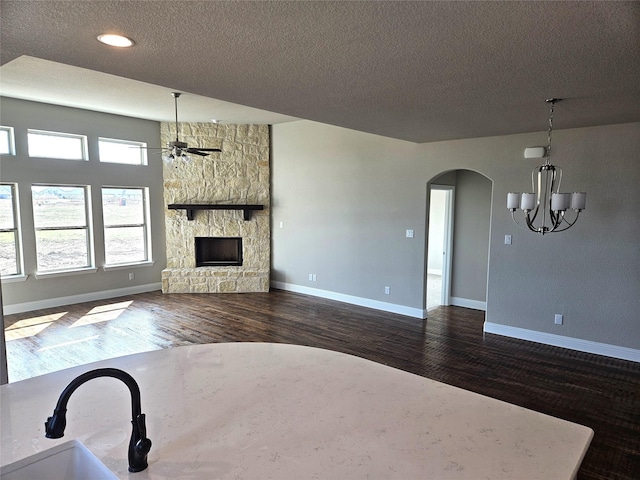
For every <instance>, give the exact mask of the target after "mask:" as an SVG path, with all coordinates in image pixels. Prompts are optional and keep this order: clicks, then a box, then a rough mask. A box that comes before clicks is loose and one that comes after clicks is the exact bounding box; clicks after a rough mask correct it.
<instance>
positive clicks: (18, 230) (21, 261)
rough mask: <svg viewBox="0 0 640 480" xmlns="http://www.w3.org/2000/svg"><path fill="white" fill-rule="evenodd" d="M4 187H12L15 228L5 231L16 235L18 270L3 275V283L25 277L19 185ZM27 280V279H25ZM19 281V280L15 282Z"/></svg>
mask: <svg viewBox="0 0 640 480" xmlns="http://www.w3.org/2000/svg"><path fill="white" fill-rule="evenodd" d="M2 184H3V185H10V186H11V187H12V188H11V198H12V200H13V201H12V203H11V206H12V207H13V228H11V229H3V230H4V231H7V232H10V231H13V232H14V234H15V242H16V269H17V270H18V271H17V272H16V273H14V274H9V275H2V276H1V277H0V279H1V280H2V281H5V282H6V283H8V282H7V281H8V280H9V279H10V278H16V279H18V278H21V277H22V276H25V272H24V251H23V243H22V225H21V223H20V203H19V202H20V197H19V195H18V184H17V183H11V182H2ZM25 280H26V277H25ZM14 281H18V280H14Z"/></svg>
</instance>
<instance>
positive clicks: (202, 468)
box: [0, 343, 593, 480]
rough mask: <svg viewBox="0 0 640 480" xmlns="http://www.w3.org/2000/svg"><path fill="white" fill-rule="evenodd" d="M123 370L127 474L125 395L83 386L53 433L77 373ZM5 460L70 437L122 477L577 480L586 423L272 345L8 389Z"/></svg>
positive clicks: (215, 348) (56, 376)
mask: <svg viewBox="0 0 640 480" xmlns="http://www.w3.org/2000/svg"><path fill="white" fill-rule="evenodd" d="M105 367H110V368H119V369H122V370H124V371H126V372H128V373H129V374H130V375H132V376H133V377H134V378H135V379H136V381H137V382H138V384H139V386H140V390H141V396H142V412H143V413H145V414H146V417H147V433H148V436H149V438H150V439H151V440H152V442H153V447H152V448H151V452H150V453H149V468H148V469H147V470H145V471H143V472H140V473H134V474H130V473H128V472H127V445H128V441H129V436H130V434H131V423H130V421H131V401H130V395H129V390H128V389H127V387H126V386H125V385H124V384H123V383H122V382H120V381H119V380H117V379H114V378H98V379H93V380H90V381H89V382H87V383H85V384H84V385H82V386H80V387H79V388H78V390H76V392H75V393H74V394H73V395H72V396H71V399H70V401H69V404H68V413H67V428H66V431H65V436H64V437H63V438H61V439H58V440H50V439H47V438H45V436H44V422H45V420H46V419H47V417H49V416H51V414H52V413H53V409H54V407H55V405H56V401H57V399H58V396H59V395H60V393H61V392H62V390H63V389H64V388H65V387H66V386H67V384H68V383H69V382H70V381H71V380H73V379H74V378H75V377H76V376H78V375H79V374H81V373H84V372H86V371H89V370H92V369H94V368H105ZM0 391H1V393H2V403H1V411H2V423H1V429H2V444H1V447H2V449H1V451H0V455H1V457H0V460H1V463H2V465H5V464H8V463H11V462H14V461H16V460H19V459H22V458H24V457H27V456H29V455H32V454H34V453H36V452H39V451H41V450H45V449H48V448H51V447H52V446H54V445H57V444H59V443H63V442H66V441H68V440H71V439H74V438H75V439H78V440H79V441H81V442H82V443H84V445H85V446H87V448H89V450H91V451H92V452H93V453H94V454H95V455H96V456H97V457H98V458H100V460H102V462H103V463H104V464H105V465H106V466H107V467H108V468H110V469H111V470H113V471H114V472H115V473H116V474H117V475H118V476H119V477H121V478H130V479H135V480H144V479H179V478H189V479H197V478H202V479H217V478H225V479H270V478H272V479H278V480H284V479H316V478H318V479H320V478H323V479H355V478H358V479H360V478H389V479H391V478H396V479H402V480H407V479H413V478H421V479H438V480H440V479H473V480H478V479H491V480H498V479H518V480H523V479H542V480H548V479H555V480H560V479H571V478H574V476H575V474H576V472H577V471H578V467H579V465H580V463H581V461H582V459H583V457H584V454H585V453H586V450H587V448H588V446H589V443H590V442H591V438H592V436H593V431H592V430H591V429H589V428H587V427H584V426H581V425H577V424H574V423H570V422H567V421H564V420H560V419H557V418H553V417H550V416H547V415H543V414H541V413H538V412H534V411H531V410H527V409H524V408H520V407H517V406H514V405H510V404H508V403H504V402H501V401H498V400H495V399H492V398H488V397H484V396H481V395H478V394H475V393H471V392H468V391H466V390H462V389H459V388H455V387H452V386H449V385H445V384H443V383H439V382H436V381H433V380H429V379H426V378H423V377H420V376H417V375H413V374H410V373H407V372H403V371H401V370H397V369H394V368H390V367H387V366H385V365H381V364H377V363H374V362H371V361H368V360H364V359H361V358H358V357H354V356H351V355H345V354H342V353H336V352H331V351H328V350H321V349H316V348H310V347H302V346H295V345H284V344H267V343H223V344H209V345H194V346H188V347H176V348H171V349H165V350H158V351H153V352H149V353H141V354H136V355H129V356H126V357H120V358H116V359H112V360H105V361H101V362H96V363H93V364H90V365H84V366H81V367H74V368H70V369H67V370H63V371H60V372H55V373H51V374H47V375H42V376H40V377H35V378H32V379H28V380H23V381H20V382H16V383H10V384H8V385H3V386H2V387H0Z"/></svg>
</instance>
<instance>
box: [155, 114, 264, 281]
mask: <svg viewBox="0 0 640 480" xmlns="http://www.w3.org/2000/svg"><path fill="white" fill-rule="evenodd" d="M179 129H180V132H179V138H180V140H181V141H183V142H186V143H187V144H188V145H189V146H199V147H203V148H206V147H209V148H221V149H222V153H211V154H210V155H209V156H207V157H199V156H197V155H192V156H191V158H192V161H191V162H190V163H183V162H176V163H175V164H173V165H167V164H165V165H164V169H163V170H164V172H163V175H164V199H165V226H166V238H167V268H166V269H165V270H163V271H162V292H163V293H230V292H268V291H269V277H270V263H271V231H270V220H269V217H270V214H269V212H270V209H269V200H270V192H269V189H270V178H269V176H270V169H269V155H270V153H269V142H270V134H269V127H268V126H267V125H223V124H214V123H181V124H179ZM161 139H162V144H163V145H166V144H167V143H168V142H169V141H171V140H174V139H175V124H172V123H162V124H161ZM172 203H233V204H236V203H237V204H261V205H264V210H262V211H253V212H251V219H250V220H248V221H245V220H243V217H242V211H238V210H198V211H196V212H195V218H194V220H191V221H189V220H187V215H186V212H185V211H184V210H168V209H167V207H166V205H169V204H172ZM195 237H242V244H243V265H242V266H225V267H198V268H196V266H195V240H194V239H195Z"/></svg>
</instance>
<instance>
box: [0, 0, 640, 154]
mask: <svg viewBox="0 0 640 480" xmlns="http://www.w3.org/2000/svg"><path fill="white" fill-rule="evenodd" d="M0 5H1V11H0V14H1V20H0V21H1V29H0V35H1V38H0V40H1V54H0V55H1V57H0V58H1V60H2V65H3V66H2V67H1V69H0V93H2V95H6V96H17V97H20V98H32V99H36V100H41V101H55V103H63V104H65V103H64V101H63V99H64V98H67V99H68V100H67V102H75V103H73V106H78V107H84V108H91V109H95V110H104V111H111V112H114V113H125V114H128V115H135V116H141V117H143V118H156V119H162V118H161V117H163V116H165V115H167V114H169V115H170V114H171V111H172V104H171V99H169V102H167V100H166V98H167V97H165V96H164V95H165V94H166V93H168V92H169V91H171V90H178V91H182V92H189V93H191V94H194V95H198V96H201V97H207V98H209V99H212V100H211V101H209V103H207V101H204V99H202V101H198V102H193V103H194V105H193V115H196V114H195V111H196V110H197V106H198V104H201V105H202V107H203V108H204V106H205V104H206V105H207V109H211V108H215V107H216V106H218V107H219V108H222V107H223V106H224V107H227V108H228V109H229V110H228V111H225V112H228V115H227V116H228V117H229V118H232V117H233V114H232V110H233V108H232V107H233V106H232V105H229V104H228V103H231V104H237V105H242V106H247V107H252V108H250V109H245V110H244V113H243V115H245V117H247V118H249V120H248V121H251V115H252V114H254V115H255V118H256V120H255V121H256V122H261V123H265V122H268V123H277V122H280V121H287V120H290V119H291V117H296V118H305V119H310V120H315V121H319V122H324V123H328V124H333V125H339V126H343V127H347V128H351V129H355V130H360V131H366V132H370V133H375V134H380V135H384V136H389V137H394V138H399V139H405V140H409V141H413V142H430V141H438V140H447V139H455V138H469V137H478V136H490V135H502V134H511V133H520V132H530V131H540V130H544V129H545V127H546V119H547V105H546V104H545V102H544V100H545V99H546V98H550V97H560V98H565V99H566V101H564V102H562V103H560V104H558V106H557V107H556V123H555V125H556V126H557V127H558V128H568V127H578V126H588V125H601V124H611V123H622V122H631V121H640V2H483V1H478V2H453V1H451V2H410V1H405V2H386V1H376V2H368V1H341V2H331V1H322V2H312V1H289V2H271V1H259V2H247V1H230V2H225V1H25V0H19V1H6V0H2V1H1V4H0ZM104 32H110V33H121V34H124V35H126V36H128V37H131V38H133V39H134V40H135V41H136V45H135V46H134V47H133V48H131V49H126V50H119V49H114V48H111V47H106V46H104V45H102V44H100V43H98V42H97V41H96V40H95V37H96V36H97V35H98V34H100V33H104ZM23 55H28V56H30V57H35V58H32V59H28V60H29V62H30V63H29V62H28V63H29V66H31V67H33V64H34V63H36V64H37V63H38V62H39V60H38V59H43V60H47V61H52V62H57V63H60V64H65V65H70V66H75V67H82V68H83V69H89V70H93V71H97V72H103V73H107V74H110V75H109V76H104V75H97V74H95V73H91V72H86V73H87V74H86V75H82V74H77V72H80V70H73V72H76V73H71V74H65V73H63V71H59V70H64V69H62V68H61V66H60V67H59V66H55V67H54V66H51V68H50V69H46V68H44V69H42V68H41V69H40V71H42V70H45V72H48V73H50V75H49V76H48V77H47V75H42V74H41V75H40V76H41V77H42V79H41V80H39V81H35V80H34V77H36V75H30V76H31V78H32V81H31V83H32V85H29V86H25V85H24V84H25V82H21V81H20V77H21V75H22V76H25V75H29V74H27V73H25V72H28V71H29V69H28V68H25V67H24V64H22V65H21V64H20V63H19V62H17V63H16V64H13V63H12V62H11V61H12V60H15V59H18V58H19V57H20V56H23ZM20 60H22V61H24V59H20ZM45 64H46V62H45ZM41 65H44V64H41ZM113 75H115V76H118V77H124V79H131V80H135V81H136V82H126V81H125V80H124V79H119V81H122V82H123V83H122V84H120V86H119V87H118V88H111V89H109V88H105V86H106V85H113V83H112V82H113V81H114V79H113V77H112V76H113ZM56 78H57V79H58V81H56ZM61 78H64V81H60V79H61ZM145 84H147V85H145ZM101 85H102V88H101ZM159 87H162V88H159ZM65 89H66V90H65ZM96 89H98V90H99V91H96V92H95V95H92V94H91V91H93V90H96ZM18 91H19V93H16V92H18ZM143 91H145V92H147V94H143V93H142V92H143ZM74 92H79V93H78V95H75V93H74ZM80 93H82V95H80ZM48 96H49V97H51V96H53V97H56V98H57V99H58V100H47V98H48ZM75 96H82V99H80V100H72V98H74V97H75ZM156 97H157V98H156ZM110 98H111V100H110ZM196 98H198V99H200V97H196ZM183 99H184V100H185V102H187V96H185V97H183V98H181V101H182V100H183ZM213 99H215V100H213ZM158 102H160V103H162V104H164V103H168V105H167V110H166V112H165V113H159V112H155V113H154V108H157V105H156V107H154V106H153V105H152V104H156V103H158ZM226 102H228V103H226ZM68 104H70V103H68ZM120 104H123V105H126V106H128V110H127V109H126V108H124V107H122V108H123V109H122V110H120V107H119V106H118V105H120ZM133 106H135V109H134V108H133ZM185 108H186V105H185ZM190 109H191V107H190ZM254 109H256V110H254ZM132 110H134V111H132ZM268 112H273V113H275V114H280V115H273V116H270V115H269V114H268ZM190 115H191V113H189V117H188V118H187V113H186V112H185V116H184V117H183V118H182V119H183V120H191V121H193V119H192V118H191V116H190ZM200 115H201V116H204V117H205V118H212V117H218V118H222V116H221V115H216V114H215V113H212V112H211V111H210V110H208V111H207V112H206V113H205V112H204V111H201V112H200ZM261 115H262V116H261ZM245 117H242V118H245ZM194 118H195V117H194ZM222 119H223V120H225V119H224V118H222Z"/></svg>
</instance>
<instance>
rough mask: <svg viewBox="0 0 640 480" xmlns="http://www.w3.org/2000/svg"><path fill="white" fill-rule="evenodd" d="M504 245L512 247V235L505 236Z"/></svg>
mask: <svg viewBox="0 0 640 480" xmlns="http://www.w3.org/2000/svg"><path fill="white" fill-rule="evenodd" d="M504 244H505V245H511V235H505V236H504Z"/></svg>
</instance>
